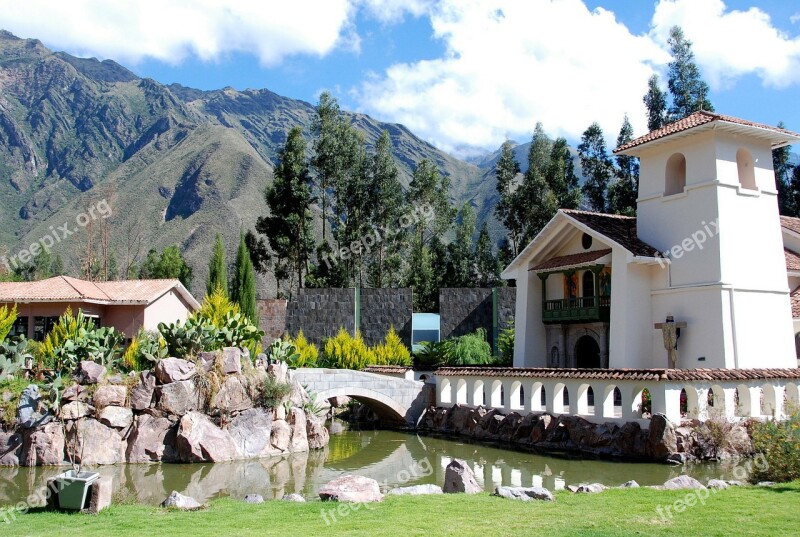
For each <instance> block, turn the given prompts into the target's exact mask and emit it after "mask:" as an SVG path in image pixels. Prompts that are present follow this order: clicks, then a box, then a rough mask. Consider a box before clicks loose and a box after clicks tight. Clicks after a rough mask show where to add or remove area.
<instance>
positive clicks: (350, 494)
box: [319, 474, 383, 503]
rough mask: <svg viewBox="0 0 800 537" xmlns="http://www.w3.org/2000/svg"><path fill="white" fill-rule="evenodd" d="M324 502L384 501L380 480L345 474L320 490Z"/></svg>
mask: <svg viewBox="0 0 800 537" xmlns="http://www.w3.org/2000/svg"><path fill="white" fill-rule="evenodd" d="M319 497H320V499H321V500H322V501H324V502H350V503H371V502H380V501H383V495H382V494H381V489H380V487H379V486H378V482H377V481H375V480H374V479H370V478H369V477H363V476H360V475H350V474H348V475H343V476H342V477H339V478H336V479H334V480H333V481H330V482H329V483H327V484H326V485H324V486H323V487H322V488H321V489H320V490H319Z"/></svg>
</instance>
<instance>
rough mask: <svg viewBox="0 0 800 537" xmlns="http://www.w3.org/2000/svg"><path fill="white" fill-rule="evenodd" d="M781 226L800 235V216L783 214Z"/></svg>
mask: <svg viewBox="0 0 800 537" xmlns="http://www.w3.org/2000/svg"><path fill="white" fill-rule="evenodd" d="M781 227H782V228H785V229H788V230H789V231H794V232H795V233H797V234H798V235H800V218H794V217H792V216H781Z"/></svg>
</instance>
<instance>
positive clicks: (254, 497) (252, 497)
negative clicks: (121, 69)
mask: <svg viewBox="0 0 800 537" xmlns="http://www.w3.org/2000/svg"><path fill="white" fill-rule="evenodd" d="M244 503H264V497H263V496H261V494H248V495H247V496H245V497H244Z"/></svg>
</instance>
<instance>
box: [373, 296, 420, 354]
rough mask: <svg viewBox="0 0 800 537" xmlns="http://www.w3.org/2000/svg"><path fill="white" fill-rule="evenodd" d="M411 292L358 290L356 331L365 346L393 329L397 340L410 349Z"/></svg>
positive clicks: (374, 342) (376, 341) (379, 339)
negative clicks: (359, 330)
mask: <svg viewBox="0 0 800 537" xmlns="http://www.w3.org/2000/svg"><path fill="white" fill-rule="evenodd" d="M412 312H413V306H412V293H411V289H409V288H405V289H361V312H360V321H361V322H360V324H361V326H360V329H361V333H362V335H363V336H364V341H365V342H366V343H367V345H375V344H376V343H379V342H380V341H383V339H384V338H385V337H386V333H387V332H388V331H389V328H390V327H392V326H394V329H395V330H396V331H397V333H398V335H399V336H400V339H401V340H402V341H403V343H404V344H405V345H406V346H407V347H411V314H412Z"/></svg>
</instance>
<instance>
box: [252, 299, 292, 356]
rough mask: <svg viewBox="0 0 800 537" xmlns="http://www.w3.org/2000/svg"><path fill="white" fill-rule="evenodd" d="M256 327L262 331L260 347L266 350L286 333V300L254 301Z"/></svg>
mask: <svg viewBox="0 0 800 537" xmlns="http://www.w3.org/2000/svg"><path fill="white" fill-rule="evenodd" d="M256 308H258V326H259V328H261V330H263V331H264V337H263V338H261V345H262V346H263V347H264V348H265V349H266V348H267V347H268V346H269V344H270V343H272V342H273V341H275V340H276V339H279V338H280V337H281V336H282V335H283V333H284V332H285V331H286V300H285V299H282V298H274V299H271V300H256Z"/></svg>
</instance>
